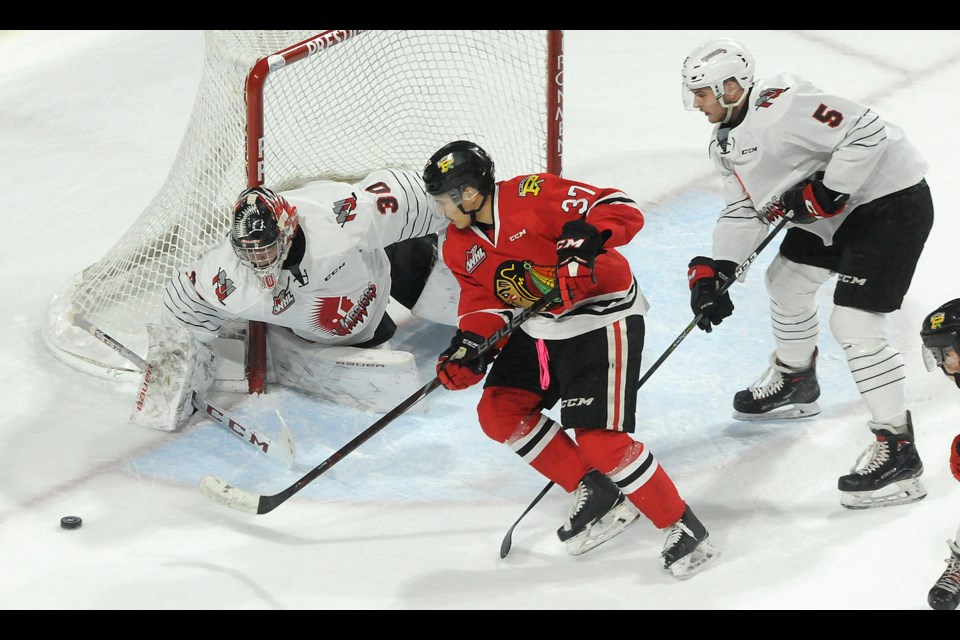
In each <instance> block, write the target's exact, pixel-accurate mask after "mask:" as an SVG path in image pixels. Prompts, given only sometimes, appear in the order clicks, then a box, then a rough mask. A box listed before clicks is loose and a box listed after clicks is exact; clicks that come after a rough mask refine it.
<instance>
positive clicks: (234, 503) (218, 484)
mask: <svg viewBox="0 0 960 640" xmlns="http://www.w3.org/2000/svg"><path fill="white" fill-rule="evenodd" d="M559 297H560V292H559V290H557V289H552V290H550V291H548V292H547V293H546V294H544V296H543V297H542V298H540V299H539V300H537V302H535V303H534V304H533V305H531V306H529V307H527V308H526V309H523V310H522V311H520V313H518V314H517V315H516V316H514V317H513V318H511V319H510V321H509V322H508V323H507V324H505V325H504V326H502V327H501V328H500V329H498V330H497V331H495V332H494V333H493V335H491V336H490V337H489V338H487V339H486V340H484V341H483V343H482V344H481V345H480V347H479V348H478V349H477V353H476V355H475V356H474V358H477V357H479V356H481V355H483V354H485V353H487V352H488V351H490V350H491V349H493V346H494V345H495V344H496V343H497V342H499V341H500V340H502V339H503V338H505V337H506V336H508V335H510V334H511V333H512V332H513V331H514V329H516V328H517V327H519V326H520V325H521V324H523V323H524V322H526V321H527V319H528V318H530V316H532V315H534V314H536V313H539V312H540V311H542V310H543V309H545V308H546V307H548V306H549V305H551V304H553V303H554V302H556V301H557V300H559ZM439 386H441V383H440V378H439V377H435V378H434V379H433V380H431V381H430V382H428V383H427V384H425V385H424V386H423V387H421V388H420V389H418V390H417V391H415V392H414V393H413V394H412V395H411V396H409V397H408V398H407V399H406V400H404V401H403V402H401V403H400V404H398V405H397V406H396V407H394V408H393V409H391V410H390V411H389V412H387V413H386V414H385V415H384V416H383V417H382V418H380V419H379V420H377V421H376V422H374V423H373V424H372V425H370V426H369V427H367V428H366V429H365V430H364V431H362V432H361V433H360V434H358V435H357V436H356V437H354V438H353V439H352V440H351V441H350V442H348V443H347V444H345V445H343V446H342V447H340V448H339V449H338V450H336V451H334V452H333V453H332V454H331V455H330V457H329V458H327V459H326V460H324V461H323V462H321V463H320V464H318V465H317V466H316V467H314V468H313V469H311V470H310V471H309V472H307V474H306V475H304V476H303V477H302V478H300V479H299V480H297V481H296V482H294V483H293V484H292V485H290V486H289V487H287V488H286V489H284V490H283V491H281V492H279V493H275V494H273V495H267V496H265V495H261V494H259V493H253V492H251V491H247V490H245V489H240V488H239V487H234V486H232V485H229V484H227V483H226V482H224V481H223V480H220V479H219V478H216V477H214V476H209V475H208V476H204V477H203V478H202V479H201V480H200V491H201V492H203V494H204V495H206V496H207V497H208V498H210V499H212V500H213V501H215V502H217V503H219V504H221V505H223V506H225V507H230V508H231V509H236V510H237V511H244V512H246V513H255V514H264V513H270V512H271V511H273V510H274V509H276V508H277V507H279V506H280V505H281V504H283V503H284V502H286V501H287V500H288V499H290V497H291V496H293V495H294V494H295V493H297V492H298V491H300V490H301V489H303V488H304V487H305V486H307V485H308V484H310V483H311V482H313V481H314V480H316V479H317V478H319V477H320V476H321V475H323V474H324V473H326V472H327V471H328V470H329V469H330V467H332V466H333V465H335V464H337V463H338V462H340V460H342V459H343V458H345V457H346V456H347V455H348V454H350V452H352V451H353V450H354V449H356V448H357V447H359V446H360V445H361V444H363V443H364V442H366V441H367V440H369V439H370V438H372V437H373V436H374V435H375V434H376V433H378V432H379V431H380V430H381V429H383V428H384V427H386V426H387V425H388V424H390V423H391V422H393V421H394V420H395V419H396V418H398V417H400V416H401V415H403V414H404V413H405V412H406V411H407V410H408V409H409V408H410V407H412V406H413V405H415V404H417V403H418V402H420V400H422V399H423V398H425V397H426V396H427V395H429V394H430V393H431V392H432V391H433V390H434V389H436V388H437V387H439Z"/></svg>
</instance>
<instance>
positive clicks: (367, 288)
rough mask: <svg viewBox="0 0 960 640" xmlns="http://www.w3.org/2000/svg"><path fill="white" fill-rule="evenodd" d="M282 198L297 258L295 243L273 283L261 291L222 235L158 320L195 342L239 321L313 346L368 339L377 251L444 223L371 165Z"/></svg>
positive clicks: (403, 181)
mask: <svg viewBox="0 0 960 640" xmlns="http://www.w3.org/2000/svg"><path fill="white" fill-rule="evenodd" d="M281 195H283V197H284V198H286V199H287V201H288V202H289V203H290V204H291V205H293V206H295V207H296V208H297V212H298V214H299V220H300V229H301V231H302V236H303V239H302V242H303V244H304V248H303V257H302V259H301V260H300V261H299V263H297V264H294V265H291V264H290V263H291V259H290V258H291V256H292V255H293V254H294V251H295V250H296V248H297V243H298V242H300V240H295V242H294V246H293V247H291V253H290V254H288V259H287V262H286V263H285V264H284V268H283V269H282V270H281V272H280V276H279V277H278V278H277V285H276V286H275V287H274V288H273V290H272V291H268V290H265V289H262V288H261V287H260V285H259V283H258V281H257V278H256V276H255V275H254V273H253V272H252V271H251V270H250V269H249V268H247V267H244V266H243V265H242V264H241V263H240V261H239V259H238V258H237V257H236V255H235V254H234V252H233V249H232V247H231V246H230V241H229V238H227V239H225V240H224V242H223V243H221V244H220V245H218V246H216V247H215V248H213V249H212V250H211V251H209V252H208V253H207V254H205V255H204V256H203V257H202V258H201V259H200V261H199V262H197V263H196V264H194V265H192V266H190V267H188V268H186V269H185V270H183V271H182V272H180V273H178V274H176V275H175V277H173V278H172V279H171V281H170V283H169V285H168V286H167V288H166V291H165V295H164V309H163V311H162V316H163V317H162V322H163V323H165V324H171V323H172V324H173V325H174V326H176V324H177V323H181V324H185V325H187V326H188V327H190V328H191V329H192V330H193V331H194V332H195V334H196V335H197V337H198V338H199V339H201V340H203V341H209V340H211V339H212V338H214V337H215V333H216V331H217V330H218V329H219V328H220V327H221V326H222V325H223V323H224V321H225V320H228V319H242V320H257V321H261V322H265V323H268V324H272V325H279V326H283V327H289V328H290V329H292V330H293V331H294V332H295V333H296V334H297V335H299V336H301V337H303V338H306V339H308V340H312V341H314V342H318V343H321V344H326V345H343V346H347V345H355V344H359V343H362V342H364V341H366V340H368V339H370V338H371V337H373V334H374V332H375V330H376V328H377V326H378V324H379V323H380V321H381V319H382V318H383V315H384V313H385V312H386V308H387V302H388V300H389V296H390V286H391V279H390V263H389V261H388V259H387V254H386V252H385V251H384V247H386V246H388V245H390V244H393V243H395V242H400V241H402V240H407V239H410V238H414V237H420V236H424V235H427V234H430V233H437V232H438V231H440V230H441V229H445V228H446V225H447V220H446V219H445V218H444V217H443V216H442V215H441V214H440V213H439V211H438V210H437V207H436V203H435V202H434V200H433V198H431V197H430V196H429V195H428V194H427V193H426V191H425V190H424V187H423V180H422V178H421V177H420V175H419V174H417V173H415V172H411V171H402V170H393V169H391V170H382V171H375V172H373V173H371V174H369V175H368V176H367V177H366V178H364V179H363V180H361V181H360V182H358V183H356V184H346V183H342V182H333V181H317V182H310V183H307V184H306V185H304V186H302V187H300V188H298V189H293V190H290V191H284V192H282V194H281Z"/></svg>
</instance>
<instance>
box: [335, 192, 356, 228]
mask: <svg viewBox="0 0 960 640" xmlns="http://www.w3.org/2000/svg"><path fill="white" fill-rule="evenodd" d="M356 211H357V194H355V193H351V194H350V197H349V198H344V199H343V200H337V201H336V202H334V203H333V213H334V215H336V217H337V224H339V225H340V226H341V227H342V226H343V225H345V224H347V223H348V222H350V221H351V220H353V219H354V218H356V217H357V214H356Z"/></svg>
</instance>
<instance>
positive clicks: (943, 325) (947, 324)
mask: <svg viewBox="0 0 960 640" xmlns="http://www.w3.org/2000/svg"><path fill="white" fill-rule="evenodd" d="M920 339H921V340H922V341H923V362H924V364H925V365H926V366H927V371H933V370H934V369H936V368H937V367H941V368H942V366H943V361H944V359H945V358H946V355H947V354H946V352H947V350H948V349H953V350H954V351H955V352H956V353H958V354H960V298H956V299H954V300H951V301H950V302H947V303H944V304H942V305H940V306H939V307H937V308H936V309H934V310H933V312H931V313H930V314H929V315H928V316H927V317H926V318H924V319H923V326H922V327H921V328H920Z"/></svg>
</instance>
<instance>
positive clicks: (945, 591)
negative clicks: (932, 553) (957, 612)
mask: <svg viewBox="0 0 960 640" xmlns="http://www.w3.org/2000/svg"><path fill="white" fill-rule="evenodd" d="M947 545H948V546H949V547H950V557H949V558H947V560H946V563H947V570H946V571H944V572H943V575H942V576H940V579H939V580H937V584H935V585H933V587H932V588H931V589H930V593H928V594H927V602H928V603H929V604H930V608H931V609H937V610H939V611H952V610H954V609H956V608H957V605H960V543H958V542H955V541H953V540H947Z"/></svg>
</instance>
